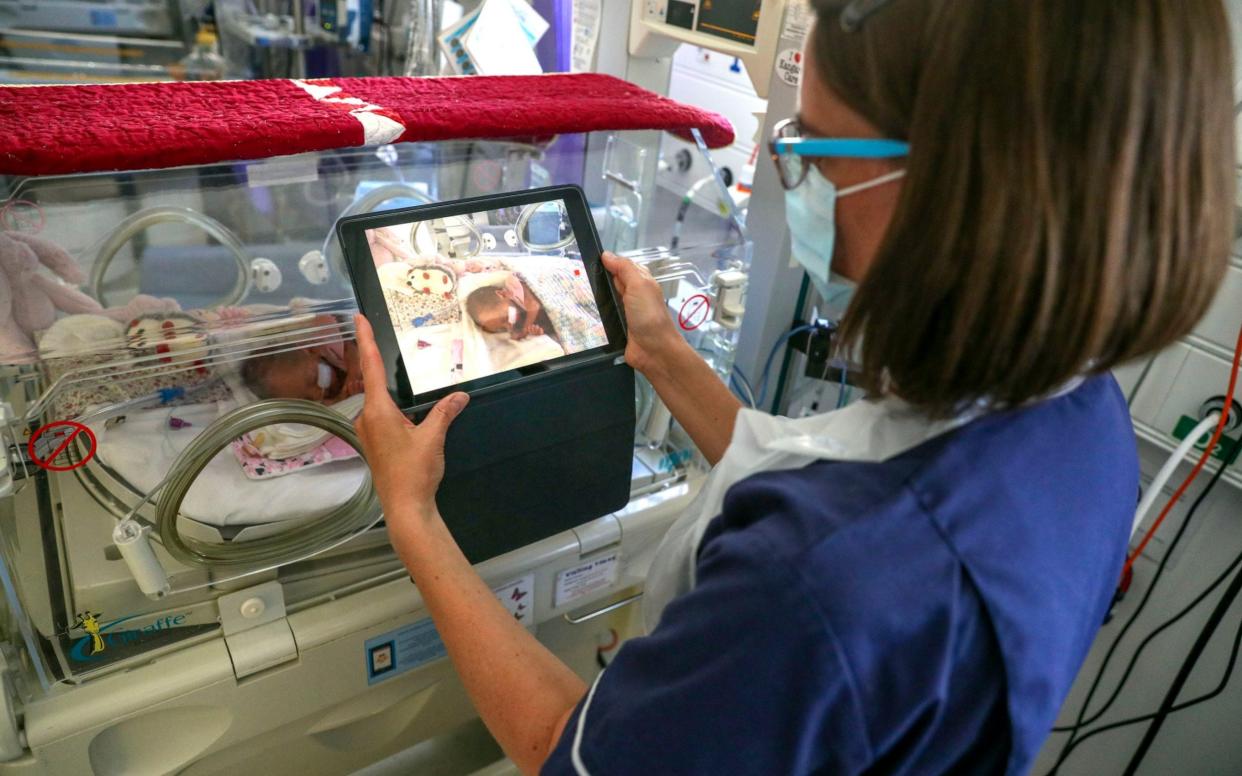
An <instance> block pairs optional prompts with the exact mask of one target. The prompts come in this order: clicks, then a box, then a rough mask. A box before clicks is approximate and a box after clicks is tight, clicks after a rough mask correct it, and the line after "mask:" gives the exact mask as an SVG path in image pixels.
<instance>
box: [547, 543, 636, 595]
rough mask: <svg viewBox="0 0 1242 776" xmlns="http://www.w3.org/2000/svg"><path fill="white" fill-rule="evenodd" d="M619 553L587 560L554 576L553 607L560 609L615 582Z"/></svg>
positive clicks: (619, 564) (619, 565)
mask: <svg viewBox="0 0 1242 776" xmlns="http://www.w3.org/2000/svg"><path fill="white" fill-rule="evenodd" d="M620 559H621V553H618V552H614V553H611V554H609V555H604V556H603V557H600V558H596V559H595V560H589V561H586V562H585V563H581V564H579V565H577V566H574V567H572V568H567V569H565V570H564V571H562V572H560V573H559V574H557V575H556V596H555V600H554V601H553V606H557V607H561V606H565V605H567V604H571V603H573V602H574V601H577V600H580V599H582V598H586V597H587V596H589V595H591V594H592V593H596V592H599V591H600V590H603V589H605V588H607V587H609V586H611V585H612V584H613V583H614V582H616V581H617V571H618V570H619V569H620V568H621V563H620V562H619V561H620Z"/></svg>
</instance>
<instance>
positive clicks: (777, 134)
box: [768, 118, 910, 191]
mask: <svg viewBox="0 0 1242 776" xmlns="http://www.w3.org/2000/svg"><path fill="white" fill-rule="evenodd" d="M768 152H769V153H770V154H771V155H772V162H773V163H774V164H775V165H776V173H777V175H778V176H780V179H781V186H783V187H784V188H785V190H786V191H791V190H793V189H796V188H798V186H800V185H802V182H803V181H804V180H806V176H807V174H808V173H809V172H810V171H811V161H810V160H812V159H825V158H830V157H839V158H846V159H896V158H899V157H903V156H909V155H910V144H909V143H905V142H903V141H901V140H882V139H877V138H828V137H804V136H803V133H802V124H801V123H800V122H799V121H798V119H796V118H795V119H785V120H784V121H781V122H778V123H777V125H776V126H775V127H773V129H772V139H771V140H769V141H768Z"/></svg>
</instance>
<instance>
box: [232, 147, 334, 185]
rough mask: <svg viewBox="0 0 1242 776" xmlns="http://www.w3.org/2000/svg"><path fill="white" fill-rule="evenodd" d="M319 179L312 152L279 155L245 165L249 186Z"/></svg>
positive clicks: (316, 162) (310, 181)
mask: <svg viewBox="0 0 1242 776" xmlns="http://www.w3.org/2000/svg"><path fill="white" fill-rule="evenodd" d="M317 180H319V161H318V160H317V159H316V158H315V155H314V154H297V155H296V156H279V157H276V158H275V159H265V160H263V161H261V162H251V163H250V164H248V165H246V181H247V182H248V183H249V184H250V188H252V189H253V188H256V187H258V186H282V185H284V184H287V183H312V182H314V181H317Z"/></svg>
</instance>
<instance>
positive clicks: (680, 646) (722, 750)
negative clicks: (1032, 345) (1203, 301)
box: [544, 376, 1138, 776]
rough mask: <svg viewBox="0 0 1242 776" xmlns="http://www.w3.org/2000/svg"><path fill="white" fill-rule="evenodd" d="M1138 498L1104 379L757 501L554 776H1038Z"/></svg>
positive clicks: (726, 526) (1122, 407) (800, 478)
mask: <svg viewBox="0 0 1242 776" xmlns="http://www.w3.org/2000/svg"><path fill="white" fill-rule="evenodd" d="M1137 489H1138V460H1137V453H1136V449H1135V440H1134V434H1133V429H1132V427H1131V425H1130V418H1129V413H1128V410H1127V407H1126V404H1125V401H1124V399H1123V397H1122V396H1121V393H1120V391H1119V390H1118V388H1117V385H1116V383H1115V381H1114V380H1113V379H1112V378H1111V377H1108V376H1105V377H1098V378H1093V379H1090V380H1087V381H1086V382H1084V383H1083V384H1082V385H1081V386H1079V387H1078V388H1077V389H1075V390H1074V391H1072V392H1070V393H1068V394H1065V395H1063V396H1060V397H1058V398H1054V399H1049V400H1047V401H1044V402H1042V403H1039V404H1036V405H1034V406H1030V407H1025V408H1021V409H1017V410H1011V411H1004V412H997V413H992V414H989V415H986V416H984V417H982V418H979V419H977V420H975V421H973V422H971V423H969V424H967V425H965V426H963V427H961V428H959V429H957V430H956V431H952V432H950V433H947V434H944V435H942V436H940V437H936V438H934V439H932V440H930V441H927V442H924V443H923V444H921V445H919V446H917V447H915V448H913V449H912V450H909V451H907V452H905V453H902V454H900V455H897V456H896V457H893V458H890V459H889V460H887V461H884V462H882V463H858V462H839V461H838V462H834V461H821V462H818V463H814V464H812V465H809V466H807V467H805V468H802V469H797V470H790V471H778V472H768V473H763V474H758V475H755V476H753V477H750V478H748V479H746V480H743V481H742V482H739V483H737V484H736V485H734V486H733V487H732V488H731V489H730V490H729V492H728V494H727V496H726V498H725V502H724V508H723V512H722V514H721V515H720V516H719V517H717V518H716V519H715V520H714V521H713V522H712V524H711V526H710V528H709V529H708V532H707V534H706V535H705V537H704V539H703V541H702V543H701V545H700V548H699V554H698V559H697V569H696V577H697V585H696V587H695V589H694V590H693V591H691V592H690V593H688V594H687V595H684V596H682V597H681V598H679V599H677V600H675V601H674V602H672V603H671V604H670V605H669V607H668V608H667V609H666V610H665V611H664V613H663V616H662V618H661V620H660V625H659V627H658V628H656V630H655V631H654V632H653V633H652V634H651V635H650V636H647V637H645V638H639V639H634V640H631V641H630V642H628V643H626V644H625V645H624V646H623V647H622V648H621V650H620V651H619V652H618V654H617V656H616V659H615V660H614V661H613V663H612V665H611V666H609V667H608V669H607V670H606V671H604V672H603V674H602V675H601V677H600V678H599V680H598V681H597V682H596V684H595V685H594V686H593V687H592V689H591V691H590V693H589V694H588V696H587V698H585V699H584V701H583V702H582V703H580V704H579V706H578V708H577V710H576V711H575V713H574V715H573V716H572V717H571V718H570V720H569V723H568V725H567V726H566V729H565V734H564V736H563V737H562V739H561V741H560V742H559V744H558V746H557V747H556V749H555V751H554V752H553V753H552V755H551V756H550V758H549V760H548V762H547V764H546V765H545V768H544V773H548V774H562V773H591V774H621V773H624V774H629V773H636V774H644V776H654V774H680V773H701V774H726V773H727V774H752V773H753V774H803V773H824V774H858V773H886V774H887V773H894V774H897V773H908V774H935V773H1008V774H1021V773H1025V772H1026V771H1027V770H1028V769H1029V768H1030V766H1031V764H1032V763H1033V762H1034V759H1035V756H1036V754H1037V753H1038V751H1039V749H1040V746H1041V744H1042V743H1043V741H1044V739H1045V737H1046V736H1047V735H1048V731H1049V728H1050V727H1051V726H1052V724H1053V721H1054V719H1055V717H1056V715H1057V712H1058V710H1059V708H1060V706H1061V703H1062V701H1063V700H1064V698H1065V695H1066V694H1067V693H1068V692H1069V688H1070V685H1071V683H1072V682H1073V679H1074V676H1075V674H1076V673H1077V671H1078V668H1079V666H1080V665H1081V663H1082V661H1083V659H1084V658H1085V657H1086V654H1087V650H1088V649H1089V648H1090V645H1091V642H1092V639H1093V637H1094V635H1095V633H1096V630H1097V629H1098V628H1099V626H1100V624H1101V622H1102V620H1103V618H1104V616H1105V614H1106V612H1107V609H1108V606H1109V603H1110V600H1111V596H1112V593H1113V590H1114V588H1115V586H1116V583H1117V580H1118V575H1119V573H1120V570H1121V566H1122V563H1123V561H1124V556H1125V549H1126V544H1127V539H1128V536H1129V530H1130V523H1131V519H1132V517H1133V514H1134V508H1135V499H1136V494H1137Z"/></svg>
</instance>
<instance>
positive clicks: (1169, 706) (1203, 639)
mask: <svg viewBox="0 0 1242 776" xmlns="http://www.w3.org/2000/svg"><path fill="white" fill-rule="evenodd" d="M1239 593H1242V571H1239V572H1238V573H1237V574H1235V575H1234V577H1233V581H1231V582H1230V583H1229V587H1227V588H1226V589H1225V592H1224V594H1223V595H1222V596H1221V599H1220V601H1218V602H1217V603H1216V608H1215V609H1213V610H1212V614H1211V616H1210V617H1208V621H1207V622H1206V623H1204V625H1203V629H1202V630H1200V631H1199V637H1198V638H1197V639H1195V644H1194V646H1193V647H1191V648H1190V654H1188V655H1187V656H1186V659H1185V660H1184V661H1182V667H1181V668H1180V669H1178V672H1177V676H1175V677H1174V678H1173V684H1171V685H1169V691H1168V692H1167V693H1165V695H1164V700H1162V701H1161V702H1160V708H1159V710H1157V711H1156V716H1155V718H1154V719H1152V722H1151V725H1150V726H1149V727H1148V728H1147V732H1145V733H1144V734H1143V740H1142V741H1140V742H1139V745H1138V748H1137V749H1135V750H1134V756H1133V757H1131V758H1130V762H1129V764H1128V765H1126V770H1125V774H1124V776H1134V772H1135V771H1137V770H1138V767H1139V765H1141V764H1142V763H1143V758H1144V757H1146V756H1147V752H1148V751H1150V750H1151V745H1152V744H1153V743H1154V742H1155V740H1156V736H1158V735H1160V729H1161V728H1162V727H1164V723H1165V721H1166V720H1168V718H1169V714H1171V713H1172V712H1173V707H1174V706H1176V705H1177V696H1178V695H1180V694H1181V692H1182V688H1184V687H1185V686H1186V682H1187V681H1188V680H1189V679H1190V674H1191V673H1192V672H1194V670H1195V665H1197V664H1198V662H1199V658H1201V657H1203V652H1204V650H1206V649H1207V645H1208V644H1209V643H1210V642H1211V641H1212V636H1214V635H1215V634H1216V629H1217V628H1219V627H1220V621H1221V620H1223V619H1225V614H1227V613H1228V611H1229V609H1230V607H1232V606H1233V602H1234V601H1236V600H1237V598H1238V594H1239Z"/></svg>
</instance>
